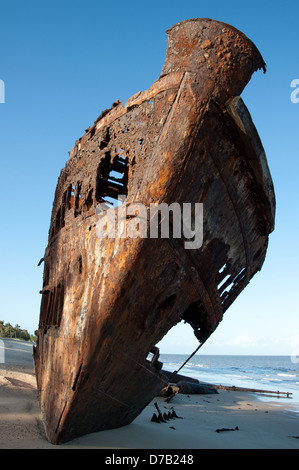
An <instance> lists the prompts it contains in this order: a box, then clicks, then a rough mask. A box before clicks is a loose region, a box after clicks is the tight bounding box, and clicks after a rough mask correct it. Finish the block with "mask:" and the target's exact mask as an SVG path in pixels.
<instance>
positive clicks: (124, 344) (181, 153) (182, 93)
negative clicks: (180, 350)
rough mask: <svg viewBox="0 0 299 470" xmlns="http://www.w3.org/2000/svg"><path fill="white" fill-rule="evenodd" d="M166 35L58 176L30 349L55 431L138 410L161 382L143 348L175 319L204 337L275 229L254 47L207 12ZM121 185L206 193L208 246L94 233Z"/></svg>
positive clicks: (179, 196)
mask: <svg viewBox="0 0 299 470" xmlns="http://www.w3.org/2000/svg"><path fill="white" fill-rule="evenodd" d="M168 35H169V40H168V49H167V53H166V61H165V64H164V67H163V70H162V74H161V77H160V78H159V79H158V80H157V81H156V82H154V84H153V85H152V87H151V88H150V89H149V90H147V91H145V92H143V93H137V94H136V95H134V96H133V97H132V98H131V99H129V101H128V102H127V103H126V105H125V106H123V105H122V103H119V102H116V103H115V104H114V106H113V107H112V108H111V110H106V111H105V112H103V113H102V115H101V116H100V117H99V118H98V119H97V120H96V121H95V123H94V125H93V126H92V127H91V128H89V129H87V130H86V132H85V134H84V136H83V137H82V138H81V139H80V140H79V141H77V142H76V144H75V146H74V147H73V149H72V150H71V152H70V158H69V160H68V162H67V164H66V166H65V168H64V169H63V170H62V172H61V175H60V177H59V180H58V185H57V188H56V193H55V199H54V204H53V211H52V218H51V225H50V230H49V242H48V246H47V248H46V252H45V256H44V262H45V267H44V279H43V290H42V302H41V313H40V324H39V330H38V332H37V333H38V343H37V347H36V348H35V351H34V359H35V368H36V376H37V384H38V391H39V399H40V405H41V411H42V414H43V419H44V424H45V429H46V433H47V438H48V439H49V440H50V441H51V442H52V443H61V442H65V441H68V440H70V439H73V438H75V437H77V436H80V435H83V434H86V433H90V432H94V431H98V430H103V429H109V428H114V427H118V426H122V425H125V424H128V423H130V422H132V421H133V420H134V419H135V417H136V416H138V414H139V413H140V412H141V411H142V409H143V408H144V407H145V406H146V405H147V404H148V403H149V402H150V401H151V400H152V398H153V397H154V396H155V394H156V393H157V392H158V391H159V390H160V389H161V388H163V387H164V386H165V384H166V382H167V378H166V377H165V376H164V375H163V372H161V370H160V367H158V365H157V364H159V363H157V362H156V363H154V362H153V363H150V362H149V361H147V356H148V353H149V352H150V351H151V350H152V349H153V348H154V346H155V345H156V344H157V343H158V342H159V341H160V340H161V339H162V338H163V337H164V335H165V334H166V333H167V332H168V331H169V329H170V328H171V327H172V326H173V325H175V324H177V323H178V322H179V321H182V320H184V321H186V322H188V323H190V325H191V326H192V327H193V329H194V332H195V334H196V336H197V338H198V340H199V342H200V343H204V342H205V341H206V340H207V338H208V337H209V336H210V335H211V334H212V332H213V331H214V330H215V328H216V327H217V325H218V324H219V322H220V321H221V320H222V316H223V313H224V312H225V311H226V310H227V308H228V307H229V306H230V305H231V303H232V302H233V301H234V300H235V298H236V297H237V296H238V295H239V293H240V292H241V291H242V290H243V289H244V288H245V287H246V285H247V284H248V282H249V281H250V279H251V278H252V276H253V275H254V274H255V273H256V272H257V271H258V270H260V269H261V267H262V264H263V262H264V258H265V254H266V249H267V244H268V236H269V233H271V231H272V230H273V227H274V212H275V200H274V191H273V185H272V181H271V176H270V173H269V170H268V166H267V162H266V157H265V155H264V151H263V148H262V145H261V142H260V139H259V137H258V134H257V132H256V130H255V127H254V125H253V124H252V121H251V118H250V115H249V113H248V111H247V109H246V107H245V105H244V104H243V102H242V100H241V99H240V98H238V96H239V95H240V94H241V92H242V90H243V88H244V87H245V85H246V84H247V82H248V81H249V79H250V77H251V75H252V73H253V72H254V71H255V70H257V69H259V68H264V66H265V65H264V62H263V59H262V57H261V55H260V54H259V52H258V51H257V49H256V47H255V46H254V45H253V44H252V43H251V41H249V39H248V38H246V37H245V36H244V35H243V34H242V33H240V32H239V31H237V30H236V29H234V28H233V27H231V26H229V25H226V24H223V23H219V22H216V21H212V20H209V19H194V20H188V21H184V22H182V23H179V24H178V25H175V26H173V27H172V28H171V29H170V30H169V31H168ZM115 174H118V175H119V176H118V177H115ZM123 194H125V195H126V204H127V205H128V204H130V203H132V202H138V203H142V204H143V205H144V206H145V207H147V208H148V207H149V206H150V204H152V203H158V204H159V203H162V202H165V203H167V204H169V205H170V204H171V203H173V202H177V203H179V204H183V203H186V202H189V203H198V202H201V203H203V207H204V218H203V220H204V223H203V237H204V238H203V244H202V246H201V247H200V248H198V249H190V250H187V249H185V247H184V243H183V241H182V240H181V239H179V238H174V237H170V238H161V237H160V238H149V237H148V238H140V237H136V238H130V237H127V238H121V237H119V236H118V234H117V233H116V234H115V238H99V237H98V236H97V234H96V224H97V214H96V213H95V209H96V206H97V205H98V204H99V203H102V202H103V201H105V200H107V197H108V196H110V197H112V198H114V199H115V198H117V197H118V196H119V195H123ZM124 223H125V224H126V225H128V224H130V223H132V218H129V217H128V218H127V219H124Z"/></svg>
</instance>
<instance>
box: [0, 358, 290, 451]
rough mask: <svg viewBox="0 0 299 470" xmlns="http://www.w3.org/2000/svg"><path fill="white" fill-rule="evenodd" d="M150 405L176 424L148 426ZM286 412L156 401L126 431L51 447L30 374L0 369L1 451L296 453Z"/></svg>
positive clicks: (196, 398)
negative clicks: (128, 450)
mask: <svg viewBox="0 0 299 470" xmlns="http://www.w3.org/2000/svg"><path fill="white" fill-rule="evenodd" d="M155 402H156V403H157V404H158V407H159V409H160V410H161V412H162V413H168V412H171V411H173V410H175V412H176V414H177V416H179V417H180V418H174V419H171V420H168V421H166V422H165V423H155V422H152V421H151V418H152V416H153V413H157V410H156V407H155V405H154V403H155ZM291 407H292V400H290V404H289V405H285V404H282V403H281V402H279V399H275V398H273V401H269V402H265V401H262V400H259V398H258V395H257V394H255V393H247V392H235V391H227V390H219V393H217V394H212V395H183V394H177V395H176V396H175V397H173V398H172V400H171V401H170V402H169V403H166V402H165V399H164V398H162V397H157V398H155V399H154V400H153V401H152V402H151V403H150V404H149V405H148V406H147V407H146V408H145V409H144V410H143V412H142V413H141V414H140V415H139V416H138V417H137V418H136V420H135V421H134V422H133V423H132V424H130V425H128V426H124V427H121V428H118V429H113V430H108V431H102V432H97V433H93V434H89V435H86V436H82V437H79V438H77V439H74V440H73V441H70V442H68V443H66V444H63V445H60V446H55V445H52V444H50V443H49V442H48V441H47V440H46V438H45V435H44V431H43V424H42V420H41V415H40V412H39V405H38V400H37V391H36V382H35V376H34V372H33V370H32V369H30V368H28V367H24V366H17V365H5V364H1V366H0V422H1V424H0V448H1V449H58V448H60V449H61V448H66V449H299V438H298V437H299V420H298V413H295V412H293V411H290V408H291ZM223 429H232V430H223ZM217 430H218V432H217ZM219 430H220V431H219Z"/></svg>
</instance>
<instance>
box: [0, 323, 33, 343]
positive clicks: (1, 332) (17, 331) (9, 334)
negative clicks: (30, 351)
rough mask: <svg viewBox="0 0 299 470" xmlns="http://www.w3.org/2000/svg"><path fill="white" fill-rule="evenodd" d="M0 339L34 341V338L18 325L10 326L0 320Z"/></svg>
mask: <svg viewBox="0 0 299 470" xmlns="http://www.w3.org/2000/svg"><path fill="white" fill-rule="evenodd" d="M0 337H2V338H17V339H24V340H25V341H35V340H36V336H34V335H31V334H30V333H29V332H28V331H27V330H23V329H22V328H21V327H20V325H15V326H12V325H11V324H10V323H5V322H4V321H3V320H0Z"/></svg>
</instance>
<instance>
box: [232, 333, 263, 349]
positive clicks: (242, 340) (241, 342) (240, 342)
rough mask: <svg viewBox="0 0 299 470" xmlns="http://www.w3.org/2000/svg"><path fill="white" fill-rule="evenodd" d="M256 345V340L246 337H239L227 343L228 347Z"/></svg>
mask: <svg viewBox="0 0 299 470" xmlns="http://www.w3.org/2000/svg"><path fill="white" fill-rule="evenodd" d="M256 343H257V338H253V337H249V336H247V335H240V336H237V337H236V338H234V339H232V340H231V341H228V343H227V344H228V345H229V346H244V347H248V346H256Z"/></svg>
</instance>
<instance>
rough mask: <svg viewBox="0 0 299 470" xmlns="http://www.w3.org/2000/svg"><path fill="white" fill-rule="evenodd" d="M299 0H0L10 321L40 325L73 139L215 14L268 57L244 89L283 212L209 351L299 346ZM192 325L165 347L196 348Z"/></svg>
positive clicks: (6, 308)
mask: <svg viewBox="0 0 299 470" xmlns="http://www.w3.org/2000/svg"><path fill="white" fill-rule="evenodd" d="M298 15H299V4H298V1H284V2H280V1H276V2H273V1H267V0H265V1H262V2H261V1H256V0H253V1H251V2H246V3H245V2H240V1H226V2H223V1H219V0H215V1H213V2H204V1H193V0H191V1H188V0H185V1H184V2H182V1H177V0H172V1H169V0H164V1H159V2H157V1H151V2H148V3H146V2H137V1H130V0H128V1H127V2H122V1H114V2H110V3H109V2H102V1H95V0H90V1H89V2H83V1H82V0H80V1H78V0H73V1H65V0H60V1H59V2H58V1H56V0H54V1H53V0H52V1H43V0H39V1H31V0H27V1H26V2H23V1H19V0H16V1H4V0H1V3H0V51H1V53H0V79H1V80H3V81H4V83H5V103H0V137H1V138H0V158H1V192H2V205H1V231H0V237H1V239H0V241H1V245H0V246H1V271H0V289H1V292H0V319H3V320H4V321H10V322H11V323H12V324H16V323H18V324H19V325H21V326H22V327H23V328H26V329H28V330H29V331H30V332H34V330H35V329H36V328H37V325H38V317H39V306H40V294H39V290H40V288H41V282H42V270H43V266H41V267H39V268H38V267H37V263H38V261H39V260H40V258H41V257H42V256H43V253H44V250H45V247H46V245H47V236H48V228H49V221H50V214H51V209H52V202H53V196H54V191H55V187H56V183H57V178H58V176H59V173H60V170H61V168H62V167H64V165H65V163H66V160H67V158H68V151H69V150H70V149H71V148H72V146H73V144H74V142H75V140H76V139H77V138H78V137H80V136H81V135H82V134H83V133H84V130H85V129H86V128H87V127H88V126H89V125H91V124H93V122H94V120H95V119H96V118H97V117H98V115H99V114H100V113H101V111H102V110H103V109H105V108H108V107H110V106H111V104H112V103H113V101H115V100H116V99H122V100H123V101H124V102H125V101H126V100H127V99H128V98H129V97H130V96H131V95H133V94H134V93H136V92H137V91H139V90H141V91H143V90H146V89H147V88H148V87H149V86H150V85H151V84H152V82H153V81H154V80H156V79H157V78H158V77H159V75H160V72H161V69H162V65H163V63H164V59H165V51H166V41H167V35H166V33H165V31H166V29H168V28H169V27H170V26H172V25H173V24H175V23H177V22H179V21H182V20H184V19H188V18H195V17H209V18H213V19H216V20H220V21H223V22H227V23H230V24H232V25H233V26H235V27H236V28H238V29H240V30H241V31H242V32H244V33H245V34H246V35H247V36H248V37H249V38H250V39H251V40H252V41H253V42H254V43H255V44H256V46H257V47H258V49H259V50H260V52H261V54H262V55H263V57H264V60H265V62H266V63H267V73H266V74H265V75H264V74H263V73H262V72H261V71H260V72H257V73H255V75H254V76H253V78H252V80H251V82H250V83H249V84H248V86H247V88H246V90H245V91H244V93H243V95H242V97H243V99H244V101H245V103H246V105H247V107H248V108H249V110H250V112H251V115H252V117H253V120H254V122H255V124H256V127H257V129H258V131H259V134H260V136H261V139H262V142H263V145H264V148H265V151H266V154H267V158H268V163H269V167H270V170H271V174H272V177H273V181H274V185H275V192H276V199H277V216H276V229H275V232H274V233H273V234H272V235H271V237H270V244H269V250H268V254H267V258H266V262H265V264H264V267H263V270H262V271H261V272H260V273H259V274H257V275H256V276H255V277H254V279H253V280H252V281H251V283H250V285H249V286H248V287H247V289H246V290H245V291H244V292H243V293H242V294H241V295H240V297H239V298H238V299H237V300H236V302H235V303H234V304H233V305H232V306H231V308H230V309H229V310H228V311H227V312H226V314H225V317H224V320H223V321H222V323H221V324H220V325H219V327H218V328H217V330H216V332H215V333H214V334H213V336H212V337H211V338H210V339H209V340H208V342H207V343H206V345H204V347H203V348H202V353H205V354H286V355H291V354H293V353H294V351H295V352H296V351H297V354H298V356H299V311H298V310H299V308H298V300H297V292H298V291H299V283H298V281H299V276H298V265H299V255H298V248H297V242H298V233H299V230H298V229H299V223H298V199H299V198H298V179H299V163H298V160H299V159H298V134H299V132H298V131H299V126H298V125H299V103H298V104H294V103H292V102H291V99H290V95H291V92H292V91H293V90H292V89H291V87H290V84H291V81H292V80H294V79H296V78H297V79H299V60H298ZM195 346H196V341H195V338H194V339H193V333H192V330H191V329H190V327H188V329H187V330H186V328H181V329H179V330H178V329H177V328H176V329H173V331H172V332H171V334H170V335H169V336H167V338H165V340H163V341H162V343H161V352H165V353H169V352H182V353H189V352H191V351H192V348H193V347H195Z"/></svg>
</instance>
